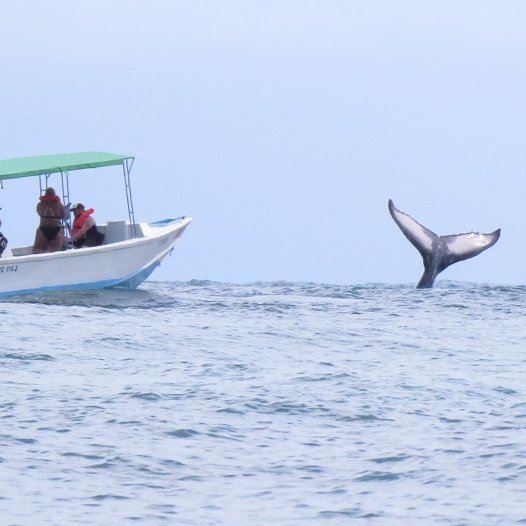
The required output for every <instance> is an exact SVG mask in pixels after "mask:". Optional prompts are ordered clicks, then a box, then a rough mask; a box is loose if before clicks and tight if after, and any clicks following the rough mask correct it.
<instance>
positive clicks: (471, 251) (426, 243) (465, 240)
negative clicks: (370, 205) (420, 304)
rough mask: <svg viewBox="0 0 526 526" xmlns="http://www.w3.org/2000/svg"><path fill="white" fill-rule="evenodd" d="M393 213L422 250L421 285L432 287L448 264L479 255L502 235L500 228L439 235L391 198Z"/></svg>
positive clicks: (411, 240) (418, 286) (403, 229)
mask: <svg viewBox="0 0 526 526" xmlns="http://www.w3.org/2000/svg"><path fill="white" fill-rule="evenodd" d="M389 212H390V213H391V216H392V218H393V219H394V221H395V223H396V224H397V225H398V226H399V227H400V230H401V231H402V232H403V234H404V236H405V237H406V238H407V239H408V240H409V241H410V242H411V244H412V245H413V246H414V247H415V248H416V249H417V250H418V252H420V255H421V256H422V259H423V262H424V273H423V274H422V277H421V278H420V281H419V282H418V284H417V288H419V289H424V288H431V287H432V286H433V283H434V282H435V278H436V277H437V276H438V274H440V272H442V271H443V270H445V269H446V268H447V267H449V266H450V265H452V264H453V263H457V262H458V261H464V260H465V259H469V258H472V257H474V256H477V255H478V254H480V253H481V252H483V251H484V250H487V249H488V248H490V247H492V246H493V245H494V244H495V243H496V242H497V241H498V239H499V237H500V228H499V229H498V230H495V232H492V233H491V234H480V233H479V232H469V233H466V234H457V235H451V236H437V235H436V234H435V233H434V232H431V230H428V229H427V228H426V227H425V226H422V225H421V224H420V223H418V222H417V221H415V220H414V219H413V218H412V217H411V216H409V215H407V214H405V213H404V212H401V211H400V210H398V209H397V208H396V207H395V205H394V204H393V201H392V200H391V199H389Z"/></svg>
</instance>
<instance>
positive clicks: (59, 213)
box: [33, 187, 68, 254]
mask: <svg viewBox="0 0 526 526" xmlns="http://www.w3.org/2000/svg"><path fill="white" fill-rule="evenodd" d="M37 214H38V215H39V217H40V224H39V226H38V228H37V231H36V233H35V242H34V243H33V252H34V253H35V254H41V253H42V252H56V251H57V250H62V249H63V248H64V232H63V230H62V220H63V219H67V218H68V212H67V210H66V208H65V207H64V205H63V204H62V203H61V202H60V197H59V196H58V195H56V194H55V190H54V189H53V188H51V187H49V188H46V191H45V193H44V195H43V196H41V197H40V198H39V202H38V204H37Z"/></svg>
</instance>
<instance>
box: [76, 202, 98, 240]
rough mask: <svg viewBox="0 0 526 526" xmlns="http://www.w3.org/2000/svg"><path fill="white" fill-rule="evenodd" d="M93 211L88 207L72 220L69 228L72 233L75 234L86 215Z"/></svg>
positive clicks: (86, 217)
mask: <svg viewBox="0 0 526 526" xmlns="http://www.w3.org/2000/svg"><path fill="white" fill-rule="evenodd" d="M93 212H95V210H94V209H93V208H88V209H87V210H84V212H82V214H80V215H79V216H78V217H76V218H75V220H74V221H73V226H72V228H71V232H72V233H73V234H76V233H77V232H78V231H79V230H80V229H81V228H82V226H83V225H84V223H85V222H86V219H88V217H89V216H90V215H91V214H93Z"/></svg>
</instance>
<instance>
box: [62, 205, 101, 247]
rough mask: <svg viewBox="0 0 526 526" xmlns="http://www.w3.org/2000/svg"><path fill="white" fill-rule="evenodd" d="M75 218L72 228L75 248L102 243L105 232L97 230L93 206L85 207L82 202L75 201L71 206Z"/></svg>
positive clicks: (95, 245)
mask: <svg viewBox="0 0 526 526" xmlns="http://www.w3.org/2000/svg"><path fill="white" fill-rule="evenodd" d="M70 210H71V211H72V212H73V215H74V216H75V219H74V220H73V226H72V228H71V240H72V241H73V246H74V247H75V248H81V247H97V246H99V245H102V243H103V241H104V234H102V233H101V232H99V231H98V230H97V225H96V224H95V219H93V217H91V214H93V212H95V210H94V209H93V208H88V209H87V210H86V209H85V208H84V205H83V204H82V203H73V204H72V205H71V207H70Z"/></svg>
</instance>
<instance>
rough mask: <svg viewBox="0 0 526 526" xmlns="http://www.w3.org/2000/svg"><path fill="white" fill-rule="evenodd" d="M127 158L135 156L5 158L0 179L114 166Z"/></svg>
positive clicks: (86, 154)
mask: <svg viewBox="0 0 526 526" xmlns="http://www.w3.org/2000/svg"><path fill="white" fill-rule="evenodd" d="M126 159H133V157H131V156H130V155H119V154H116V153H106V152H82V153H65V154H59V155H39V156H36V157H18V158H16V159H4V160H0V181H1V180H4V179H15V178H17V177H31V176H34V175H47V174H52V173H57V172H71V171H73V170H83V169H84V168H100V167H101V166H114V165H118V164H123V163H124V161H125V160H126Z"/></svg>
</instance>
